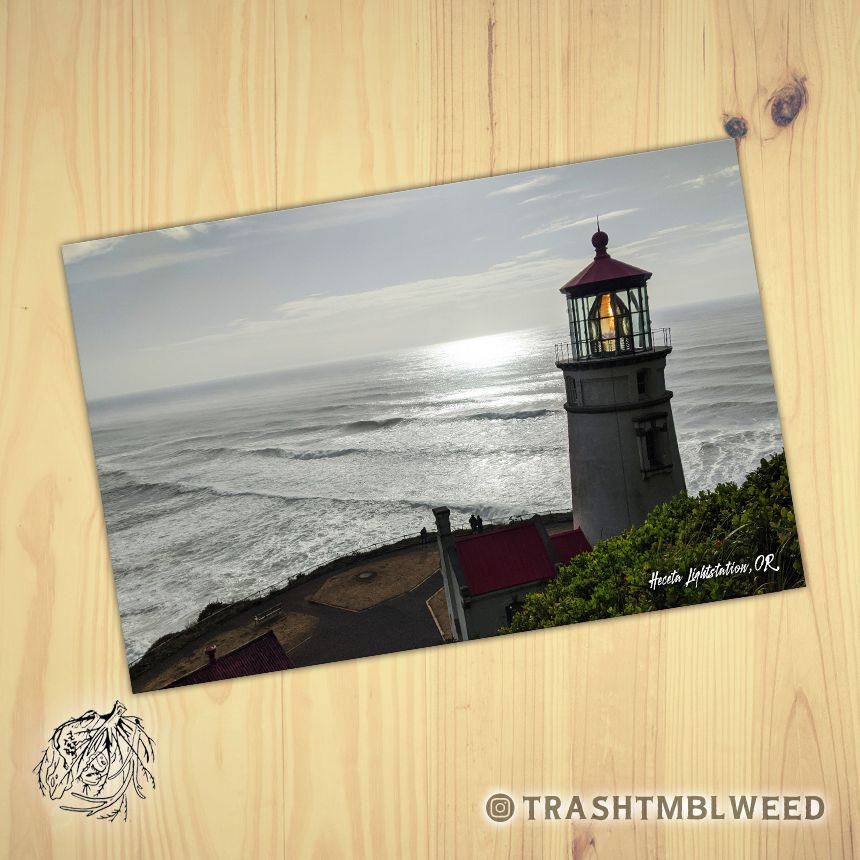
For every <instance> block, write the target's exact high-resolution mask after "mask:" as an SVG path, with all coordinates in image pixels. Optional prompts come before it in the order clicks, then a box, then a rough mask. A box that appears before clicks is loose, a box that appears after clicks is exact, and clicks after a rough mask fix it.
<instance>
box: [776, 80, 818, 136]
mask: <svg viewBox="0 0 860 860" xmlns="http://www.w3.org/2000/svg"><path fill="white" fill-rule="evenodd" d="M805 80H806V79H805V78H795V79H794V80H793V81H792V82H791V83H790V84H786V85H785V86H784V87H780V88H779V89H778V90H777V91H776V92H775V93H774V94H773V95H772V96H771V97H770V101H769V102H768V104H769V105H770V116H771V119H773V122H774V125H778V126H779V127H780V128H785V126H787V125H791V124H792V123H793V122H794V120H795V117H797V115H798V114H799V113H800V111H801V110H802V109H803V107H804V105H805V104H806V102H807V100H808V98H809V94H808V93H807V91H806V85H805V83H804V81H805Z"/></svg>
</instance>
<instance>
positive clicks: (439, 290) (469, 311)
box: [145, 249, 585, 360]
mask: <svg viewBox="0 0 860 860" xmlns="http://www.w3.org/2000/svg"><path fill="white" fill-rule="evenodd" d="M546 254H547V250H546V249H540V250H537V251H531V252H528V253H526V254H521V255H519V256H517V257H514V258H512V259H510V260H502V261H499V262H498V263H496V264H495V265H493V266H492V267H490V268H489V269H486V270H484V271H480V272H474V273H471V274H458V275H450V276H444V277H439V278H427V279H423V280H418V281H410V282H406V283H399V284H392V285H389V286H385V287H379V288H376V289H373V290H366V291H364V292H361V293H347V294H341V295H313V296H305V297H302V298H300V299H295V300H292V301H289V302H285V303H283V304H281V305H279V306H277V307H276V308H273V310H272V314H271V316H270V317H268V318H265V319H244V318H243V319H234V320H232V321H231V322H230V323H228V324H226V325H225V326H224V327H223V328H222V329H221V330H220V331H213V332H210V333H208V334H205V335H201V336H199V337H195V338H192V339H189V340H183V341H179V342H175V343H172V344H167V345H164V344H162V345H159V346H158V349H159V350H165V349H175V348H182V349H183V350H187V349H189V348H192V349H194V348H198V347H203V348H208V347H217V349H218V350H221V349H222V348H226V347H227V346H228V345H230V346H238V345H239V344H245V345H246V346H243V347H242V348H243V349H246V348H253V349H255V350H260V349H261V347H262V344H263V343H264V342H267V343H272V344H277V345H278V348H281V347H283V346H284V345H290V346H291V347H292V348H293V349H295V350H296V351H297V352H298V351H299V350H300V348H301V349H302V351H303V352H304V354H305V356H306V357H307V358H310V359H312V360H317V358H318V357H317V356H316V355H315V354H313V353H314V352H316V351H319V350H321V349H322V347H323V344H324V345H325V351H324V353H323V355H324V356H325V357H326V358H330V359H336V358H339V357H341V356H340V355H339V354H337V345H340V346H342V347H343V348H344V349H345V350H346V351H348V352H349V353H351V354H355V353H356V343H357V341H361V339H362V338H363V339H364V341H365V346H366V348H365V349H363V350H358V351H359V352H364V353H367V352H371V351H374V348H375V347H376V348H378V347H377V343H376V341H377V340H378V336H379V331H380V326H385V327H387V328H390V329H397V330H402V331H405V332H408V331H421V332H422V336H423V337H424V338H425V339H424V340H423V342H425V343H429V342H432V340H431V339H427V337H426V336H425V335H424V332H425V329H426V330H427V331H428V332H430V334H431V335H432V334H433V332H432V331H431V329H435V330H438V332H437V333H438V335H439V336H440V337H442V339H444V338H445V337H447V334H448V333H449V331H450V328H451V325H453V324H454V322H453V321H455V320H456V319H458V318H459V319H464V320H469V319H474V318H476V317H486V316H487V315H488V314H487V309H488V308H493V309H495V310H499V311H503V312H504V313H506V314H507V315H508V316H509V317H510V321H509V325H513V326H514V327H516V324H517V323H518V321H519V320H520V319H521V318H522V315H523V314H524V313H527V312H529V311H530V310H532V309H533V307H534V304H535V295H536V294H538V295H540V297H541V300H542V301H545V302H549V303H554V302H556V298H557V293H556V290H555V289H553V287H556V286H560V285H561V284H562V283H564V282H565V281H566V280H567V279H568V278H569V277H570V273H571V272H572V271H577V270H578V269H579V268H581V267H582V266H583V265H584V264H585V261H584V260H582V259H579V260H577V259H571V258H562V257H553V258H548V257H547V256H546ZM419 299H420V300H419ZM558 310H559V315H560V317H559V318H560V319H562V320H563V318H564V309H563V307H561V306H560V307H559V309H558ZM323 333H324V334H325V336H324V337H323V336H322V335H323ZM252 344H253V347H252ZM333 344H334V345H335V346H334V347H333ZM145 349H155V347H146V348H145Z"/></svg>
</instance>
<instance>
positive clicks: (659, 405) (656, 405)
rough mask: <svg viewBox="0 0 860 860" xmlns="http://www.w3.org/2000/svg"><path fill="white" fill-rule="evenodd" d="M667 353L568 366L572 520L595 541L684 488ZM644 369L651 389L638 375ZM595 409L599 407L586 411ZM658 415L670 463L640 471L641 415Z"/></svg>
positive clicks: (631, 522)
mask: <svg viewBox="0 0 860 860" xmlns="http://www.w3.org/2000/svg"><path fill="white" fill-rule="evenodd" d="M665 365H666V359H665V355H659V356H656V357H651V358H647V357H642V358H639V359H638V360H635V361H624V360H623V359H619V360H618V363H615V362H612V363H608V362H607V363H606V364H605V365H604V366H603V367H585V368H583V366H582V365H576V366H569V367H565V368H564V372H565V376H566V377H570V378H572V379H573V380H574V382H571V381H567V382H566V385H567V390H568V392H571V391H572V390H573V391H575V392H576V395H577V402H576V403H575V404H571V403H570V401H568V406H569V407H571V408H569V409H568V441H569V452H570V474H571V491H572V505H573V520H574V525H576V526H579V527H580V528H582V531H583V532H584V534H585V536H586V537H587V538H588V540H589V541H590V542H591V543H592V544H595V543H597V542H598V541H600V540H602V539H603V538H607V537H611V536H613V535H616V534H620V533H621V532H623V531H625V530H626V529H628V528H630V527H631V526H635V525H639V524H640V523H642V522H643V520H644V519H645V517H646V516H647V515H648V513H649V512H650V511H651V510H652V509H653V508H654V507H655V506H656V505H658V504H660V503H662V502H665V501H667V500H668V499H670V498H672V497H673V496H674V495H675V494H676V493H678V492H680V491H681V490H683V489H685V484H684V473H683V467H682V465H681V458H680V453H679V451H678V441H677V437H676V434H675V425H674V421H673V419H672V409H671V401H670V400H666V399H665V398H666V395H667V391H666V387H665V381H664V368H665ZM640 371H646V390H645V391H644V392H643V393H640V391H639V379H638V377H637V374H638V373H639V372H640ZM589 410H597V411H589ZM654 416H665V417H663V418H659V419H657V420H658V421H659V422H660V424H661V425H663V424H665V427H666V431H665V433H662V434H661V435H660V444H661V445H662V446H664V456H666V457H667V459H668V462H670V463H671V469H662V470H659V471H650V472H643V468H642V456H641V450H640V449H641V446H642V444H643V443H642V441H641V440H640V437H639V436H637V432H636V431H637V422H642V421H643V420H648V419H650V418H653V417H654Z"/></svg>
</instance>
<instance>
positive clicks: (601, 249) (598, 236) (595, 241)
mask: <svg viewBox="0 0 860 860" xmlns="http://www.w3.org/2000/svg"><path fill="white" fill-rule="evenodd" d="M591 244H592V245H594V250H595V251H596V252H597V253H596V254H595V256H596V257H605V256H607V254H606V246H607V245H608V244H609V236H607V235H606V233H604V232H603V230H598V231H597V232H596V233H595V234H594V235H593V236H592V237H591Z"/></svg>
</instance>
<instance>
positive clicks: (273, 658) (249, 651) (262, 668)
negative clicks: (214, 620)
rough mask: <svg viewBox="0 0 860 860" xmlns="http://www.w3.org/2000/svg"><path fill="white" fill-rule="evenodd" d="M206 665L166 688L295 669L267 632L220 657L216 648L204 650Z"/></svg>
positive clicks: (274, 638)
mask: <svg viewBox="0 0 860 860" xmlns="http://www.w3.org/2000/svg"><path fill="white" fill-rule="evenodd" d="M206 656H207V657H208V658H209V662H208V663H207V664H206V665H205V666H203V667H201V668H200V669H195V670H194V671H193V672H190V673H189V674H188V675H185V676H184V677H182V678H179V679H178V680H176V681H174V682H173V683H172V684H168V685H167V686H168V687H185V686H187V685H189V684H204V683H206V682H207V681H226V680H227V679H228V678H242V677H244V676H245V675H263V674H265V673H267V672H280V671H282V670H284V669H292V668H294V666H293V663H292V661H291V660H290V658H289V657H288V656H287V654H286V652H285V651H284V649H283V648H282V647H281V643H280V642H279V641H278V637H277V636H275V634H274V633H273V632H272V631H271V630H269V631H268V632H266V633H264V634H263V635H262V636H259V637H257V638H256V639H254V640H252V641H251V642H247V643H246V644H245V645H242V646H241V647H239V648H237V649H236V650H235V651H230V653H229V654H225V655H224V656H223V657H218V656H216V652H215V646H214V645H210V646H209V647H208V648H207V649H206Z"/></svg>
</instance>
